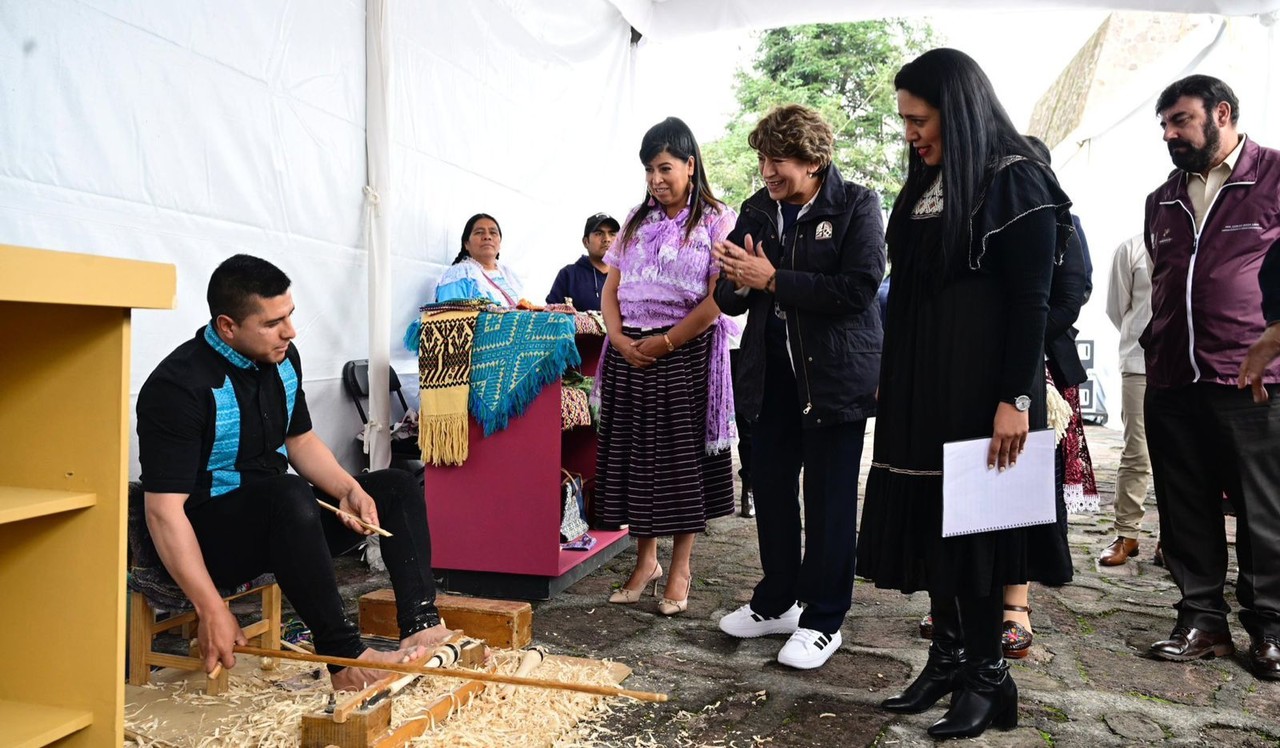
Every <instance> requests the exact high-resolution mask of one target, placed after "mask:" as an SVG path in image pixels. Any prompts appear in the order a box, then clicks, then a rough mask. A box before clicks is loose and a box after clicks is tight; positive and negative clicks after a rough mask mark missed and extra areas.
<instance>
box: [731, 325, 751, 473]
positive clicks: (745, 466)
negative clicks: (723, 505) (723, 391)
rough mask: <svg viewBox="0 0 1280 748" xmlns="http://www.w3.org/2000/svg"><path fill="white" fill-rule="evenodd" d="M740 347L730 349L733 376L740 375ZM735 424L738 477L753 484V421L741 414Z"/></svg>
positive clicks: (737, 416) (735, 418) (735, 377)
mask: <svg viewBox="0 0 1280 748" xmlns="http://www.w3.org/2000/svg"><path fill="white" fill-rule="evenodd" d="M738 351H739V349H737V348H734V349H733V350H731V351H729V368H730V369H731V370H732V371H733V377H734V379H735V380H736V379H737V377H738V358H739V353H738ZM733 420H734V425H735V426H737V427H738V464H739V465H740V466H741V467H740V468H738V477H739V478H741V479H742V485H743V486H745V487H750V486H751V422H750V421H748V420H747V419H745V418H743V417H742V416H741V415H735V416H734V419H733Z"/></svg>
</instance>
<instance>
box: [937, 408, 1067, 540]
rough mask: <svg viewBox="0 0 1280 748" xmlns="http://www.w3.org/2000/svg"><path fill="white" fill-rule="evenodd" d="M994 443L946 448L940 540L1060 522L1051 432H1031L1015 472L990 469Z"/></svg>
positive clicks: (987, 440) (954, 444)
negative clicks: (988, 462) (988, 451)
mask: <svg viewBox="0 0 1280 748" xmlns="http://www.w3.org/2000/svg"><path fill="white" fill-rule="evenodd" d="M990 444H991V439H990V438H984V439H970V440H968V441H963V442H951V443H949V444H944V445H942V537H944V538H949V537H953V536H955V535H970V534H972V533H976V532H990V531H992V530H1007V529H1009V528H1013V527H1027V526H1029V525H1043V524H1047V523H1050V522H1056V521H1057V519H1058V513H1057V509H1056V507H1055V506H1054V495H1053V481H1054V474H1053V448H1054V441H1053V430H1052V429H1046V430H1043V431H1032V432H1031V433H1030V434H1029V435H1028V436H1027V444H1026V448H1025V449H1024V450H1023V452H1022V454H1021V455H1020V456H1019V457H1018V461H1017V462H1016V463H1015V464H1014V465H1013V467H1011V468H1009V469H1007V470H1005V471H1004V472H1000V471H999V470H995V469H992V470H988V469H987V448H988V447H989V446H990Z"/></svg>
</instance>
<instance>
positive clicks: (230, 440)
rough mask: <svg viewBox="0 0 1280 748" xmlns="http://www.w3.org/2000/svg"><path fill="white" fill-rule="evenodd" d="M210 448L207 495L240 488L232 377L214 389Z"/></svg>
mask: <svg viewBox="0 0 1280 748" xmlns="http://www.w3.org/2000/svg"><path fill="white" fill-rule="evenodd" d="M213 404H214V432H213V448H212V449H211V450H209V468H208V469H209V472H210V473H211V474H212V475H213V486H212V487H211V488H210V489H209V495H210V496H221V495H222V494H224V493H228V492H230V491H234V490H236V489H237V488H239V487H240V472H239V471H238V470H236V456H237V455H238V454H239V453H240V403H239V402H237V401H236V390H235V386H234V385H232V384H231V377H227V378H226V379H225V380H223V383H222V386H221V387H219V388H217V389H215V390H213Z"/></svg>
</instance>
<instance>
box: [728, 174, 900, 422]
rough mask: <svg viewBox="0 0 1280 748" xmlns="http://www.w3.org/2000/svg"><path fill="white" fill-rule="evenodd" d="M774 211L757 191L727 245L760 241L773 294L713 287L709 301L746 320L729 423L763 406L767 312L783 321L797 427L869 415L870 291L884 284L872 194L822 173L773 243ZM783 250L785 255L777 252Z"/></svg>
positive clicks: (872, 376) (874, 354) (875, 367)
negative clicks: (772, 274)
mask: <svg viewBox="0 0 1280 748" xmlns="http://www.w3.org/2000/svg"><path fill="white" fill-rule="evenodd" d="M777 215H778V203H777V202H776V201H774V200H771V199H770V198H769V193H768V190H764V189H762V190H760V191H759V192H757V193H755V194H754V195H752V196H751V197H749V198H747V200H746V202H744V203H743V204H742V210H741V211H739V213H738V222H737V224H736V225H735V226H734V229H733V231H732V232H731V233H730V234H729V241H731V242H733V243H734V244H737V245H738V246H743V238H744V236H745V235H746V234H750V235H751V236H752V237H753V238H754V239H755V240H756V241H761V240H763V241H764V243H765V244H764V248H765V249H764V251H765V254H766V255H768V256H769V260H770V261H771V262H772V263H773V264H774V267H776V268H777V269H778V277H777V281H776V284H777V285H776V288H777V293H776V294H771V293H766V292H764V291H758V290H753V291H751V292H750V293H748V294H747V295H746V296H739V295H737V294H736V293H735V286H734V284H733V281H731V280H730V279H728V278H725V277H721V278H720V280H719V281H717V282H716V289H715V300H716V304H718V305H719V306H720V309H721V311H723V312H724V313H725V314H729V315H738V314H742V313H743V312H746V313H747V326H746V329H745V330H744V331H743V333H742V348H741V353H739V355H738V361H739V367H738V371H737V373H736V374H735V376H734V381H733V392H734V401H735V403H736V405H737V409H738V415H739V416H741V417H743V418H744V419H746V420H747V421H751V422H754V421H755V420H756V419H758V418H759V417H760V405H761V403H762V402H763V400H764V373H765V345H766V341H765V332H766V330H765V327H766V322H767V320H768V319H769V318H770V317H772V316H773V315H774V304H775V302H776V304H777V306H778V307H779V308H780V309H781V310H782V311H783V312H785V313H786V317H787V319H786V324H787V335H788V341H789V342H790V344H791V360H792V361H793V362H794V363H795V368H796V388H797V395H798V398H799V404H800V406H801V412H800V413H798V414H797V415H798V416H800V421H801V424H802V425H803V426H804V427H805V428H815V427H822V426H833V425H836V424H839V423H851V422H854V421H858V420H862V419H865V418H868V417H870V416H873V415H875V412H876V386H877V385H878V384H879V383H880V346H881V343H882V342H883V332H882V329H881V326H880V307H879V304H877V303H876V290H877V288H878V287H879V285H880V281H881V280H883V279H884V266H885V253H884V222H883V220H882V218H881V215H880V199H879V197H877V196H876V193H874V192H872V191H871V190H869V189H867V188H866V187H863V186H861V185H857V184H854V183H853V182H846V181H844V179H843V178H842V177H841V176H840V172H839V170H837V169H836V167H835V165H834V164H832V165H829V166H828V167H827V173H826V174H825V175H824V179H823V182H822V187H821V188H820V190H819V192H818V195H817V197H816V198H815V199H814V201H813V206H812V207H811V208H810V209H809V212H807V213H805V214H804V215H803V216H800V218H799V220H797V221H796V223H795V225H794V226H791V227H790V228H789V229H788V230H787V232H786V234H785V235H783V236H779V233H780V230H781V229H780V227H779V226H778V225H777ZM784 250H785V251H784Z"/></svg>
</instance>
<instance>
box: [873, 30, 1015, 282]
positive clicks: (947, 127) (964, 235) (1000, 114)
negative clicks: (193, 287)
mask: <svg viewBox="0 0 1280 748" xmlns="http://www.w3.org/2000/svg"><path fill="white" fill-rule="evenodd" d="M893 87H894V88H895V89H897V90H899V91H906V92H908V93H910V94H911V95H913V96H915V97H917V98H920V99H924V100H925V101H926V102H928V103H929V105H930V106H932V107H934V108H935V109H937V110H938V112H939V115H940V116H941V120H942V122H941V124H942V154H943V156H942V165H941V166H940V167H936V166H929V165H928V164H926V163H925V162H924V160H923V159H921V158H920V155H919V154H918V153H916V152H915V150H914V149H911V148H908V149H907V151H908V154H907V183H906V184H905V185H903V188H902V191H901V192H899V193H898V199H897V200H896V201H894V204H893V213H892V215H891V216H890V218H889V232H888V233H889V253H890V259H891V260H892V259H894V255H897V254H898V253H899V252H901V251H902V249H903V247H902V239H903V237H904V235H905V234H904V230H905V228H906V222H907V221H908V220H910V217H911V216H910V214H911V209H912V206H914V205H915V204H916V201H917V200H919V199H920V196H921V195H922V194H924V191H925V190H927V189H928V188H929V185H930V184H932V183H933V180H934V179H935V178H936V177H937V175H938V171H939V169H941V171H942V237H943V239H942V241H943V244H942V246H943V253H942V256H941V257H940V258H939V259H938V261H939V263H941V264H940V265H939V268H938V269H939V270H940V271H942V272H944V273H945V272H947V271H949V270H951V269H954V268H956V267H959V266H961V265H962V263H964V262H965V261H966V260H965V258H967V256H968V252H969V242H970V240H971V237H970V236H969V221H970V216H971V215H972V213H973V210H974V207H975V204H976V202H977V200H978V199H979V197H980V196H981V195H982V190H983V189H984V187H985V183H986V182H987V180H989V179H990V177H991V174H992V172H993V171H994V168H995V167H996V166H997V165H998V164H999V163H1000V162H1001V161H1002V160H1003V159H1004V158H1006V157H1009V156H1023V157H1025V158H1030V159H1036V160H1039V159H1038V158H1037V154H1036V153H1035V151H1034V150H1033V149H1032V147H1031V146H1030V144H1029V143H1027V141H1026V139H1025V138H1023V136H1022V135H1021V134H1020V133H1019V132H1018V129H1017V128H1016V127H1014V126H1013V122H1012V121H1011V120H1010V119H1009V114H1008V113H1007V112H1005V109H1004V106H1003V105H1001V104H1000V100H999V99H998V98H996V93H995V89H994V88H993V87H992V86H991V80H990V79H988V78H987V74H986V73H984V72H983V71H982V68H981V67H979V66H978V63H976V62H974V60H973V58H972V57H970V56H969V55H966V54H965V53H964V52H961V51H959V50H956V49H947V48H945V47H940V48H938V49H931V50H929V51H928V52H925V53H924V54H922V55H920V56H919V57H917V58H916V59H914V60H912V61H911V62H908V63H907V64H906V65H903V66H902V69H901V70H899V71H898V74H897V75H896V76H894V78H893Z"/></svg>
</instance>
